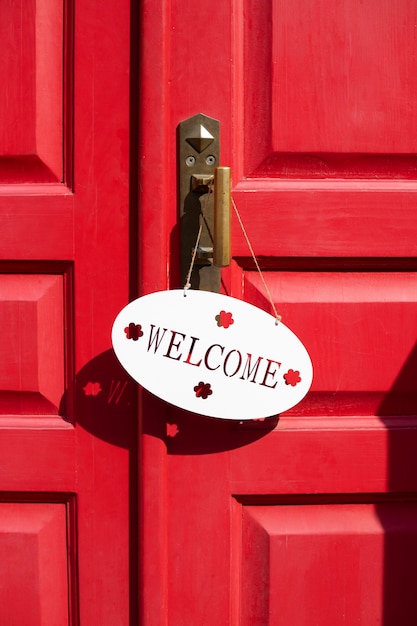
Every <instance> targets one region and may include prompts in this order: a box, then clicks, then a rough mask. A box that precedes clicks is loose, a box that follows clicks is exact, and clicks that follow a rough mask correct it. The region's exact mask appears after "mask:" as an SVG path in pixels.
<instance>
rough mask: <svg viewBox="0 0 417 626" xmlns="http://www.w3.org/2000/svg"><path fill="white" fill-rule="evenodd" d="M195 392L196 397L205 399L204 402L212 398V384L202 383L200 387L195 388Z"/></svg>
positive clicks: (199, 384)
mask: <svg viewBox="0 0 417 626" xmlns="http://www.w3.org/2000/svg"><path fill="white" fill-rule="evenodd" d="M194 391H195V395H196V397H197V398H203V400H205V399H206V398H208V397H209V396H211V394H212V393H213V391H212V389H211V385H210V383H203V381H200V382H199V383H198V385H196V386H195V387H194Z"/></svg>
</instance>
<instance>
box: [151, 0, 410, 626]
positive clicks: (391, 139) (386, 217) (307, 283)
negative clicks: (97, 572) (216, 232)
mask: <svg viewBox="0 0 417 626" xmlns="http://www.w3.org/2000/svg"><path fill="white" fill-rule="evenodd" d="M397 4H398V3H397ZM400 5H401V6H396V7H393V5H392V3H391V2H389V1H388V0H384V1H383V2H377V1H376V0H375V1H372V2H367V3H363V2H359V0H358V1H355V2H347V1H346V2H345V1H343V2H341V3H337V2H333V3H330V4H329V2H325V1H324V0H323V1H321V0H320V1H319V2H316V3H311V2H307V1H306V0H297V1H296V2H295V3H292V4H288V3H286V2H283V1H281V0H273V1H271V0H264V1H262V2H258V1H256V0H245V2H241V3H239V2H222V3H218V4H213V3H212V2H209V0H207V1H206V0H202V2H200V4H199V15H198V18H196V16H195V15H189V14H188V13H187V11H186V10H184V2H183V1H182V0H174V1H173V2H170V3H162V4H161V5H160V6H159V12H158V13H157V14H156V13H153V5H152V3H151V2H148V1H146V0H145V1H144V2H143V11H142V20H143V35H144V38H143V41H144V43H143V46H142V63H143V69H142V75H141V78H142V93H143V94H144V101H143V104H142V107H141V132H142V135H141V137H142V144H141V150H142V152H141V154H142V166H141V181H140V200H141V227H142V231H141V232H142V234H143V238H144V241H143V246H142V247H141V250H140V254H141V268H142V269H143V274H142V285H141V286H142V290H143V293H148V292H151V291H155V290H158V289H166V288H169V287H175V288H177V287H179V286H180V285H178V278H177V277H178V274H179V272H178V264H179V261H178V258H179V256H178V254H179V253H178V248H179V242H178V228H177V214H176V210H175V207H174V202H173V195H172V191H173V189H175V188H176V174H177V162H176V154H177V153H176V143H175V136H174V135H175V133H174V129H176V128H177V126H178V124H179V123H180V122H181V121H182V120H183V119H186V118H188V117H190V116H191V115H194V114H196V113H198V112H202V113H205V114H207V115H210V116H212V117H214V118H216V119H219V120H220V125H221V164H222V165H230V166H231V167H232V178H233V198H234V201H235V203H236V206H237V208H238V211H239V213H240V216H241V218H242V221H243V224H244V226H245V229H246V232H247V235H248V237H249V239H250V241H251V244H252V247H253V250H254V252H255V255H256V256H257V258H258V259H259V262H260V265H261V267H262V269H263V271H264V276H265V279H266V281H267V283H268V286H269V288H270V290H271V293H272V298H273V301H274V303H275V305H276V307H277V309H278V312H279V313H280V314H281V315H282V316H283V321H284V323H285V324H287V325H288V326H289V327H290V328H291V329H292V330H294V331H295V332H296V334H297V335H298V336H299V337H300V339H301V340H302V341H303V343H304V344H305V345H306V347H307V349H308V350H309V352H310V353H311V355H312V360H313V367H314V380H313V386H312V390H311V392H310V393H309V394H308V396H307V397H306V398H305V400H304V401H303V402H302V403H301V404H300V405H299V406H297V407H294V409H292V410H291V411H289V412H287V413H286V414H283V415H280V416H274V417H273V418H272V419H267V420H264V421H254V422H245V423H242V424H239V423H236V422H235V423H228V422H227V421H225V422H226V423H224V424H222V425H219V424H218V421H216V420H209V419H207V418H201V417H199V416H198V415H189V414H185V413H181V412H180V411H177V410H175V409H172V408H170V407H167V406H165V405H164V404H163V403H158V401H157V400H155V399H153V400H150V399H149V396H148V395H147V394H144V395H143V404H142V445H143V448H142V451H143V456H142V464H143V503H144V506H143V527H142V541H143V559H144V566H143V567H144V583H145V584H144V591H143V618H144V620H145V621H146V620H147V619H150V620H151V621H152V623H157V624H164V623H167V622H168V623H169V624H170V625H171V624H172V625H173V626H178V625H179V624H182V623H184V624H189V623H204V624H217V623H219V622H221V623H227V624H233V625H234V624H252V623H259V624H275V623H278V624H279V623H286V624H294V626H298V625H299V624H300V625H301V624H306V625H307V624H308V625H310V624H315V623H320V624H321V623H323V624H326V623H332V624H333V623H339V622H341V621H342V619H344V616H345V618H346V619H345V621H346V623H350V624H352V623H362V624H368V623H370V622H375V623H382V624H386V625H387V626H388V625H389V624H391V623H397V622H396V618H395V617H394V614H395V606H399V605H401V606H404V612H403V613H400V614H399V615H400V621H401V620H402V621H403V623H407V620H408V622H410V623H411V622H412V621H413V620H414V617H415V613H414V608H413V605H412V602H411V597H412V595H411V590H410V589H411V587H410V585H409V584H408V579H407V575H408V576H410V580H411V579H412V576H413V563H412V561H413V557H414V555H415V549H416V540H415V539H416V536H415V530H416V529H415V502H416V501H417V498H416V493H417V474H416V472H415V469H414V464H415V463H414V458H415V450H416V446H417V440H416V434H415V406H416V405H415V381H414V378H415V377H414V372H415V363H416V348H415V328H416V303H415V292H416V289H415V288H416V286H417V285H416V269H417V265H416V260H415V257H416V245H415V232H416V226H417V221H416V212H415V204H416V203H415V199H416V160H415V153H416V150H415V147H416V144H415V135H416V133H415V132H414V131H415V129H416V123H417V122H416V116H415V112H414V107H413V105H412V103H413V100H414V97H413V94H414V92H415V86H416V69H417V57H416V54H415V43H416V41H415V40H416V31H415V28H414V24H415V23H416V19H415V18H416V15H415V13H416V9H415V6H414V3H413V2H411V0H402V1H401V2H400ZM161 23H163V24H165V25H166V26H165V27H160V26H159V24H161ZM381 40H383V42H384V43H383V44H382V43H381ZM149 42H151V45H149ZM156 50H159V54H158V55H157V59H155V51H156ZM155 67H158V68H159V69H160V74H163V76H164V81H163V82H164V85H165V88H164V89H162V90H161V82H160V80H159V79H158V80H156V79H155V78H154V72H155ZM162 181H163V183H162ZM155 206H157V207H158V208H159V212H158V211H155ZM232 255H233V262H232V266H231V268H230V269H229V270H225V271H224V272H223V285H222V287H223V289H224V290H225V292H226V293H228V294H230V295H232V296H234V297H238V298H242V299H245V300H247V301H248V302H251V303H253V304H255V305H257V306H259V307H260V308H262V309H265V310H267V311H270V310H271V305H270V302H269V300H268V297H267V295H266V293H265V290H264V287H263V284H262V282H261V280H260V277H259V275H258V273H257V272H256V270H255V267H254V263H253V260H252V259H251V254H250V252H249V250H248V245H247V241H246V240H245V237H244V236H243V234H242V231H241V228H240V225H239V223H238V220H237V219H235V216H233V226H232ZM156 258H157V259H160V263H155V259H156ZM167 268H168V271H167ZM219 421H222V420H219ZM159 496H161V497H159ZM291 498H294V500H292V499H291ZM281 511H283V513H282V517H281V513H280V512H281ZM344 524H346V527H345V526H344ZM310 530H311V532H310ZM403 531H404V532H403ZM286 538H288V541H289V542H290V543H289V546H290V547H289V548H288V551H289V553H290V555H289V558H288V560H287V559H286V557H285V552H286V548H285V539H286ZM283 546H284V547H283ZM334 546H335V547H336V548H337V554H338V555H339V554H340V555H341V558H340V561H339V558H338V556H336V555H335V552H334V551H333V547H334ZM351 546H353V548H352V549H351ZM408 550H409V554H410V555H411V558H410V559H408ZM362 554H366V555H368V557H369V558H368V559H367V560H366V562H365V563H362V561H361V558H362V557H361V555H362ZM345 557H346V558H345ZM343 560H344V561H345V562H346V563H347V564H348V565H350V566H351V567H348V568H347V569H346V570H345V569H343V568H342V567H341V563H342V562H343ZM359 566H360V567H362V569H361V575H362V576H363V579H362V582H364V584H365V586H366V585H368V586H369V595H368V596H367V597H366V598H365V599H363V598H364V597H363V595H362V593H363V590H362V588H361V586H360V584H359V580H361V579H360V577H358V576H356V575H355V572H358V567H359ZM355 568H356V569H355ZM391 572H396V573H398V576H397V578H398V581H400V582H398V584H397V583H396V576H395V575H393V574H391ZM404 572H408V574H407V573H404ZM292 581H294V585H292ZM333 582H334V584H335V586H336V587H338V593H337V594H333V595H331V591H332V583H333ZM402 585H403V587H404V595H403V594H402V591H401V586H402ZM155 589H157V591H156V596H155V597H154V596H153V593H154V590H155ZM276 590H282V591H281V593H274V592H275V591H276ZM294 590H295V591H294ZM284 596H285V597H284ZM329 596H330V597H329ZM304 600H305V602H304ZM402 603H403V604H402ZM281 606H282V612H281V611H280V607H281ZM326 608H328V612H327V613H326ZM401 610H402V609H401ZM303 611H304V612H303ZM326 620H327V621H326ZM398 623H400V622H398Z"/></svg>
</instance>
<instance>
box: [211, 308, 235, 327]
mask: <svg viewBox="0 0 417 626" xmlns="http://www.w3.org/2000/svg"><path fill="white" fill-rule="evenodd" d="M214 319H215V320H216V322H217V326H219V327H222V326H223V328H229V326H231V325H232V324H234V323H235V320H234V319H233V315H232V313H226V311H220V313H219V314H218V315H216V317H215V318H214Z"/></svg>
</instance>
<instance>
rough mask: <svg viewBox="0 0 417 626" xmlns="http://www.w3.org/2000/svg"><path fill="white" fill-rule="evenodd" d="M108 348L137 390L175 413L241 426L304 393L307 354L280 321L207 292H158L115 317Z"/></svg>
mask: <svg viewBox="0 0 417 626" xmlns="http://www.w3.org/2000/svg"><path fill="white" fill-rule="evenodd" d="M112 341H113V348H114V351H115V353H116V356H117V358H118V359H119V361H120V362H121V364H122V365H123V367H124V368H125V369H126V371H127V372H128V373H129V374H130V375H131V376H132V377H133V378H134V379H135V380H136V381H137V382H138V383H140V384H141V385H142V386H143V387H144V388H145V389H147V390H148V391H150V392H151V393H153V394H154V395H156V396H158V397H159V398H162V399H163V400H166V401H167V402H169V403H171V404H174V405H176V406H178V407H180V408H182V409H186V410H188V411H193V412H194V413H200V414H202V415H207V416H209V417H217V418H223V419H233V420H249V419H256V418H262V417H269V416H273V415H277V414H279V413H282V412H283V411H286V410H288V409H290V408H291V407H293V406H295V405H296V404H297V403H298V402H300V400H301V399H302V398H303V397H304V396H305V395H306V393H307V392H308V390H309V388H310V385H311V382H312V377H313V368H312V364H311V360H310V357H309V355H308V353H307V350H306V349H305V347H304V346H303V344H302V343H301V341H300V340H299V339H298V337H296V335H294V333H293V332H292V331H291V330H290V329H289V328H287V326H285V324H283V323H282V322H280V323H278V324H277V322H276V320H275V318H274V317H272V315H269V314H268V313H265V312H264V311H262V310H261V309H258V308H257V307H255V306H252V305H251V304H248V303H247V302H243V301H242V300H237V299H236V298H231V297H229V296H224V295H220V294H217V293H211V292H207V291H194V290H188V291H184V290H173V291H159V292H156V293H151V294H149V295H147V296H143V297H141V298H138V299H137V300H135V301H134V302H131V303H130V304H128V305H127V306H126V307H125V308H124V309H123V310H122V311H121V312H120V313H119V315H118V316H117V318H116V320H115V322H114V325H113V331H112Z"/></svg>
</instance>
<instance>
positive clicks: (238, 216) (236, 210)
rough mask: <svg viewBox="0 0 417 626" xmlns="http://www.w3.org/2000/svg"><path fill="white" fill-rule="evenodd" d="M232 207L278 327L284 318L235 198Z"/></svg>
mask: <svg viewBox="0 0 417 626" xmlns="http://www.w3.org/2000/svg"><path fill="white" fill-rule="evenodd" d="M232 205H233V209H234V211H235V213H236V217H237V219H238V221H239V224H240V228H241V229H242V233H243V236H244V237H245V240H246V243H247V244H248V248H249V251H250V253H251V255H252V258H253V261H254V263H255V266H256V269H257V270H258V272H259V276H260V277H261V280H262V284H263V286H264V289H265V291H266V294H267V296H268V299H269V302H270V304H271V307H272V310H273V312H274V315H275V324H276V325H278V324H279V322H280V321H281V319H282V317H281V315H279V314H278V311H277V309H276V307H275V304H274V301H273V300H272V296H271V292H270V291H269V287H268V285H267V284H266V280H265V278H264V275H263V273H262V270H261V268H260V267H259V263H258V260H257V258H256V256H255V253H254V251H253V247H252V244H251V242H250V241H249V237H248V233H247V232H246V228H245V227H244V225H243V222H242V218H241V217H240V213H239V211H238V208H237V206H236V203H235V201H234V200H233V198H232Z"/></svg>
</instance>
